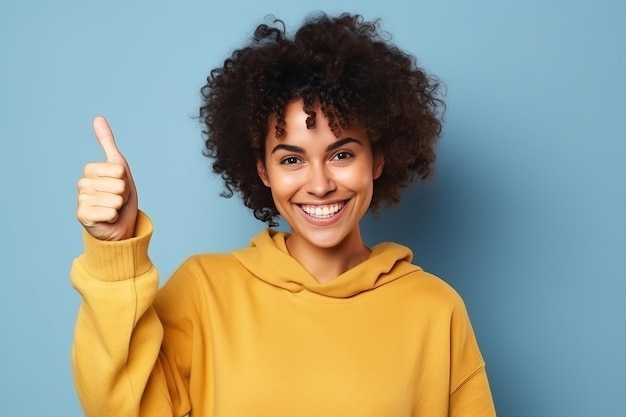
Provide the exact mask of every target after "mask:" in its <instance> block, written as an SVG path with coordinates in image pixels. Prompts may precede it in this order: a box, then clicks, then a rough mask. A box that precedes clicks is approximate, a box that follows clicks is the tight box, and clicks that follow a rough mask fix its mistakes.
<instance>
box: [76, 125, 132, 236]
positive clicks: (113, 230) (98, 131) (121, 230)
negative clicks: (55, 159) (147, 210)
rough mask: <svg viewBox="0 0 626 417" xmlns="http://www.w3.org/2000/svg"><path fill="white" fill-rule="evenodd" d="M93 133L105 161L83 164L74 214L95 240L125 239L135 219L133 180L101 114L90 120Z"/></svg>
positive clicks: (129, 234) (130, 232) (130, 233)
mask: <svg viewBox="0 0 626 417" xmlns="http://www.w3.org/2000/svg"><path fill="white" fill-rule="evenodd" d="M93 132H94V134H95V136H96V139H97V140H98V142H99V143H100V147H101V148H102V151H103V152H104V156H105V162H92V163H88V164H86V165H85V168H84V171H83V177H82V178H81V179H79V180H78V208H77V210H76V217H77V218H78V221H79V222H80V223H81V224H82V225H83V227H84V228H85V229H86V230H87V232H89V234H91V235H92V236H93V237H95V238H96V239H100V240H123V239H128V238H130V237H133V234H134V231H135V222H136V220H137V211H138V204H137V190H136V188H135V182H134V181H133V177H132V175H131V173H130V168H129V166H128V162H126V158H124V155H122V153H121V152H120V150H119V149H118V147H117V144H116V143H115V138H114V136H113V132H112V130H111V127H110V126H109V124H108V123H107V121H106V119H105V118H104V117H102V116H97V117H96V118H94V119H93Z"/></svg>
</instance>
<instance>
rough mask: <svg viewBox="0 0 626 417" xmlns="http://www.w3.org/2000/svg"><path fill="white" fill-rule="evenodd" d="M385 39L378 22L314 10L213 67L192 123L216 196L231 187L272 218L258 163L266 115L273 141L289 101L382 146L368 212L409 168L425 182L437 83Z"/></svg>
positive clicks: (389, 197) (386, 199)
mask: <svg viewBox="0 0 626 417" xmlns="http://www.w3.org/2000/svg"><path fill="white" fill-rule="evenodd" d="M272 18H273V17H272ZM386 36H387V34H386V33H385V32H382V31H381V29H380V20H379V19H377V20H374V21H366V20H364V18H363V17H362V16H360V15H350V14H341V15H339V16H337V17H330V16H328V15H326V14H323V13H318V14H314V15H311V16H309V17H308V18H307V19H306V20H305V22H304V24H303V25H302V26H301V27H300V28H299V29H298V30H297V31H296V33H295V35H294V36H293V38H291V37H289V36H288V35H287V33H286V30H285V25H284V23H283V22H282V21H281V20H278V19H276V18H273V21H272V23H271V24H269V25H268V24H261V25H259V26H258V27H257V28H256V30H255V32H254V35H253V37H252V39H251V41H250V42H249V44H248V45H246V46H245V47H243V48H241V49H237V50H235V51H234V52H233V53H232V55H231V56H230V57H229V58H228V59H226V60H225V61H224V65H223V66H222V67H220V68H215V69H213V70H212V71H211V73H210V75H209V76H208V77H207V83H206V84H205V85H204V86H203V87H202V89H201V95H202V98H203V102H202V106H201V107H200V120H201V122H202V124H203V129H202V133H203V137H204V140H205V149H204V152H203V153H204V155H206V156H208V157H210V158H213V159H214V161H213V171H214V172H215V173H217V174H219V175H220V176H221V178H222V179H223V180H224V184H225V189H224V191H223V192H222V196H225V197H231V196H232V195H233V194H234V193H235V192H237V193H239V194H240V195H241V196H242V199H243V202H244V204H245V205H246V206H247V207H248V208H250V209H252V210H253V212H254V216H255V217H256V218H257V219H259V220H261V221H264V222H268V223H269V226H276V225H277V222H276V218H277V217H278V216H279V213H278V210H277V209H276V206H275V205H274V201H273V199H272V194H271V190H270V189H269V188H267V187H265V185H264V184H263V183H262V181H261V179H260V178H259V176H258V173H257V165H256V162H257V160H258V159H263V158H264V157H265V155H264V153H265V146H264V144H265V138H266V137H267V135H268V134H269V131H268V130H269V129H270V128H271V127H269V123H268V121H269V120H270V118H271V117H273V120H276V126H275V134H276V136H277V137H278V138H280V137H281V136H282V135H283V134H284V127H285V120H284V110H285V106H286V105H287V104H288V103H289V102H291V101H293V100H297V99H300V100H302V101H303V103H304V111H305V112H306V113H307V114H308V115H309V116H310V117H309V119H308V120H307V127H308V128H313V127H314V124H315V112H314V111H313V108H315V106H316V105H319V108H320V109H321V111H322V113H323V114H324V116H325V117H326V118H327V119H328V121H329V127H330V128H331V129H332V130H333V131H336V130H337V129H339V128H346V127H348V126H349V125H350V123H351V122H355V121H357V122H358V123H359V126H362V127H363V128H364V129H365V131H366V132H367V133H368V135H369V137H370V140H371V143H372V147H373V149H374V150H376V151H382V152H383V155H384V160H385V167H384V169H383V173H382V175H381V176H380V177H379V178H378V179H377V180H375V182H374V191H373V197H372V202H371V205H370V208H371V209H372V210H376V209H377V208H378V207H379V206H380V204H381V203H385V204H386V205H391V204H393V203H397V202H398V201H399V200H400V191H401V189H402V188H403V187H405V186H406V185H407V184H408V183H409V182H411V181H412V180H413V178H414V176H415V174H417V175H418V176H419V177H420V178H422V179H423V180H426V179H428V178H429V177H430V176H431V175H432V173H433V167H434V162H435V144H436V141H437V139H438V138H439V136H440V134H441V130H442V116H443V112H444V110H445V104H444V102H443V101H442V99H441V96H442V94H440V91H441V83H440V82H439V80H438V79H436V78H435V77H432V76H430V75H428V74H426V72H425V71H424V70H423V69H421V68H419V67H418V66H417V64H416V59H415V58H414V57H413V56H411V55H409V54H407V53H405V52H403V51H402V50H400V49H398V48H397V47H396V46H395V45H393V44H391V43H390V42H389V41H388V40H387V39H385V37H386Z"/></svg>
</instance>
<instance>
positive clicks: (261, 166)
mask: <svg viewBox="0 0 626 417" xmlns="http://www.w3.org/2000/svg"><path fill="white" fill-rule="evenodd" d="M256 172H257V174H259V178H261V181H263V184H265V186H266V187H269V186H270V180H269V177H268V176H267V170H266V169H265V162H263V160H261V159H257V160H256Z"/></svg>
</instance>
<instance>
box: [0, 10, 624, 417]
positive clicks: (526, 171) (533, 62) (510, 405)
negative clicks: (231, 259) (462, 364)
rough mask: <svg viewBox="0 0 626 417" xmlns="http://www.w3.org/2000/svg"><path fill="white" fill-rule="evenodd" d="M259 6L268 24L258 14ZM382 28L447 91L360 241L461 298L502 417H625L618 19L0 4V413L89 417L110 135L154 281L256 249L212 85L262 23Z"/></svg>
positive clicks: (547, 13)
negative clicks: (78, 273) (341, 16)
mask: <svg viewBox="0 0 626 417" xmlns="http://www.w3.org/2000/svg"><path fill="white" fill-rule="evenodd" d="M270 4H271V5H270ZM319 9H323V10H326V11H328V12H331V13H335V12H341V11H344V10H347V11H352V12H360V13H362V14H364V15H365V17H367V18H374V17H382V18H383V27H384V28H385V29H387V30H388V31H389V32H391V33H392V34H393V36H394V41H395V42H396V43H397V44H398V45H399V46H401V47H402V48H403V49H406V50H408V51H410V52H412V53H414V54H415V55H416V56H417V57H418V59H419V61H420V63H421V65H423V66H424V67H425V68H426V69H427V70H428V71H430V72H432V73H434V74H436V75H438V76H439V77H440V78H441V79H442V80H443V81H444V82H445V83H446V84H447V87H448V96H447V102H448V112H447V114H446V122H447V123H446V128H445V135H444V138H443V139H442V141H441V143H440V146H439V160H438V168H437V169H438V172H437V177H436V179H435V180H434V182H433V183H432V184H430V185H428V186H421V185H418V186H416V187H414V188H410V189H408V190H407V192H406V193H405V198H404V200H403V202H402V204H401V206H399V207H397V208H394V209H390V210H388V211H386V212H383V214H382V215H381V216H379V217H378V218H374V217H368V218H367V219H366V221H365V223H364V228H365V235H366V238H367V240H368V242H369V243H375V242H377V241H381V240H396V241H399V242H401V243H405V244H407V245H409V246H410V247H411V248H413V250H414V252H415V261H416V263H419V264H421V265H422V266H424V267H425V268H426V269H428V270H430V271H431V272H434V273H436V274H438V275H440V276H441V277H443V278H444V279H445V280H447V281H448V282H450V283H451V284H452V285H453V286H454V287H455V288H456V289H457V290H458V291H459V292H460V293H461V295H462V296H463V297H464V299H465V301H466V303H467V306H468V309H469V312H470V315H471V317H472V320H473V323H474V326H475V330H476V333H477V334H478V338H479V342H480V345H481V348H482V351H483V353H484V356H485V359H486V361H487V363H488V372H489V376H490V380H491V384H492V388H493V393H494V396H495V401H496V406H497V408H498V411H499V415H500V416H504V417H513V416H546V417H547V416H554V417H556V416H567V417H582V416H589V417H591V416H593V417H601V416H602V417H609V416H626V399H625V397H626V377H625V371H626V364H625V353H626V342H625V309H624V305H625V296H626V295H625V294H626V290H625V275H626V274H625V258H624V254H625V253H626V241H625V239H626V237H625V227H624V226H625V225H624V219H625V213H626V211H625V207H624V192H625V186H626V184H625V171H624V165H625V159H626V158H625V157H626V149H625V146H624V139H625V102H624V95H625V62H624V48H625V38H624V36H625V26H626V24H625V14H626V13H625V11H626V10H625V9H626V7H625V4H624V1H617V0H599V1H595V0H587V1H582V0H581V1H565V0H562V1H558V0H551V1H539V0H531V1H495V0H493V1H491V0H475V1H462V0H458V1H452V0H446V1H435V0H432V1H408V0H385V1H380V2H365V1H362V0H333V1H300V2H294V1H293V0H290V1H286V0H280V1H273V2H271V3H270V2H259V1H253V0H246V1H229V2H225V3H224V4H222V5H219V6H217V5H215V2H209V1H199V0H197V1H178V2H176V3H174V2H148V1H121V0H116V1H109V2H106V3H105V2H93V1H84V0H83V1H69V0H60V1H56V2H45V1H41V0H40V1H33V0H22V1H18V0H9V1H4V2H2V4H1V5H0V190H1V191H2V196H1V197H0V198H1V199H2V200H1V204H0V230H1V233H0V240H1V243H2V248H3V249H1V252H0V256H1V261H0V279H1V280H2V286H1V287H0V329H2V336H1V338H2V342H1V343H0V354H1V355H0V358H1V359H0V361H1V362H0V404H2V406H1V407H2V412H1V414H2V415H7V416H13V417H17V416H29V417H30V416H63V417H73V416H80V415H82V413H81V411H80V408H79V405H78V402H77V400H76V397H75V394H74V390H73V385H72V379H71V373H70V364H69V351H70V344H71V338H72V328H73V324H74V319H75V315H76V310H77V307H78V303H79V299H78V295H77V294H76V293H75V291H74V290H73V289H72V288H71V286H70V284H69V278H68V271H69V268H70V264H71V261H72V259H73V258H74V257H75V256H77V255H78V254H79V253H80V251H81V247H82V244H81V238H80V237H81V228H80V226H79V225H78V223H77V222H76V220H75V217H74V216H75V215H74V211H75V194H76V190H75V183H76V180H77V179H78V177H79V176H80V174H81V170H82V166H83V164H84V163H85V162H87V161H91V160H100V159H102V155H101V153H100V150H99V148H98V146H97V143H96V141H95V140H94V139H93V137H92V134H91V127H90V122H91V118H92V117H93V116H94V115H95V114H99V113H102V114H105V115H106V116H107V117H108V118H109V120H110V122H111V124H112V126H113V128H114V130H115V131H116V134H117V139H118V144H119V145H120V147H121V148H122V150H123V151H124V152H125V154H126V156H127V158H128V160H129V161H130V163H131V166H132V168H133V173H134V176H135V179H136V181H137V184H138V188H139V190H140V205H141V207H142V208H143V209H144V210H146V211H147V212H148V213H149V214H150V216H151V217H152V219H153V220H154V222H155V224H156V232H155V235H154V239H153V245H152V247H151V256H152V258H153V259H154V260H155V262H156V263H157V265H158V266H159V267H160V269H161V272H162V276H163V277H162V281H164V280H165V279H166V277H167V276H168V275H169V274H170V273H171V272H172V270H173V269H174V268H175V267H176V266H177V265H178V264H179V263H180V262H182V261H183V260H184V258H186V257H187V256H189V255H190V254H192V253H195V252H204V251H228V250H231V249H233V248H236V247H239V246H242V245H245V244H247V241H248V239H249V237H250V236H251V235H252V234H254V233H256V232H257V231H258V230H260V229H261V228H263V224H261V223H259V222H257V221H256V220H254V219H253V217H252V216H251V215H250V213H248V211H247V210H246V209H244V208H243V206H242V205H241V203H240V202H239V201H238V200H237V199H230V200H226V199H222V198H220V197H219V196H218V194H219V192H220V191H221V185H220V183H219V182H218V181H217V180H216V178H214V177H213V176H212V174H211V173H210V168H209V164H208V160H206V158H204V157H202V156H201V154H200V151H201V147H202V142H201V137H200V128H199V126H198V124H197V122H196V121H195V120H194V119H193V116H195V115H196V112H197V107H198V104H199V93H198V91H199V88H200V87H201V86H202V85H203V83H204V79H205V77H206V75H207V74H208V72H209V70H210V69H211V68H213V67H215V66H218V65H220V64H221V61H222V60H223V58H225V57H226V55H227V54H228V53H229V52H230V51H231V50H232V49H233V48H235V47H237V46H238V45H240V44H241V43H242V42H243V41H244V40H245V39H246V38H247V37H248V36H249V35H250V33H251V30H252V28H253V27H254V26H255V25H256V24H257V23H259V22H260V21H261V20H262V18H263V17H264V16H265V15H266V14H268V13H274V14H276V15H277V16H278V17H280V18H282V19H284V20H285V21H286V22H287V24H288V27H290V28H293V27H295V26H297V25H298V24H299V23H300V22H301V21H302V19H303V17H304V16H305V15H306V14H307V13H308V12H310V11H314V10H319Z"/></svg>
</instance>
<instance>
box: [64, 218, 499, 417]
mask: <svg viewBox="0 0 626 417" xmlns="http://www.w3.org/2000/svg"><path fill="white" fill-rule="evenodd" d="M151 233H152V225H151V223H150V221H149V220H148V219H147V217H146V216H145V215H143V214H141V215H140V217H139V221H138V225H137V235H138V236H137V237H135V238H133V239H129V240H127V241H121V242H102V241H98V240H96V239H94V238H92V237H90V236H89V235H87V234H86V235H85V253H84V254H83V255H81V256H80V257H78V258H77V259H76V260H75V262H74V264H73V267H72V273H71V277H72V283H73V285H74V287H75V288H76V289H77V290H78V291H79V292H80V294H81V295H82V297H83V303H82V305H81V308H80V312H79V315H78V319H77V324H76V334H75V341H74V346H73V351H72V353H73V355H72V359H73V365H74V375H75V383H76V388H77V392H78V394H79V398H80V400H81V403H82V405H83V408H84V410H85V413H86V415H87V416H89V417H95V416H110V417H126V416H149V417H160V416H168V417H170V416H184V415H186V414H187V413H189V412H191V415H192V416H193V417H244V416H245V417H265V416H267V417H281V416H285V417H287V416H289V417H334V416H336V417H361V416H363V417H365V416H371V417H385V416H389V417H391V416H393V417H405V416H406V417H408V416H413V417H417V416H420V417H444V416H460V417H461V416H462V417H472V416H476V417H479V416H480V417H490V416H495V411H494V407H493V402H492V399H491V394H490V391H489V385H488V382H487V376H486V374H485V369H484V363H483V360H482V357H481V355H480V352H479V349H478V346H477V344H476V340H475V338H474V334H473V332H472V328H471V325H470V322H469V319H468V317H467V313H466V310H465V307H464V305H463V302H462V300H461V299H460V297H459V296H458V295H457V293H456V292H455V291H454V290H453V289H452V288H450V287H449V286H448V285H447V284H445V283H444V282H443V281H441V280H440V279H439V278H437V277H434V276H433V275H430V274H428V273H426V272H424V271H422V270H421V269H420V268H419V267H417V266H415V265H412V264H411V263H410V261H411V257H412V255H411V252H410V250H409V249H408V248H406V247H403V246H400V245H397V244H393V243H383V244H380V245H377V246H375V247H374V248H373V250H372V253H371V255H370V257H369V259H368V260H367V261H365V262H363V263H362V264H360V265H358V266H356V267H354V268H353V269H351V270H349V271H347V272H345V273H344V274H342V275H340V276H339V277H337V278H336V279H334V280H333V281H331V282H330V283H327V284H320V283H318V282H317V281H316V280H315V279H314V278H313V277H312V276H311V275H310V274H309V273H308V272H307V271H306V270H305V269H304V268H303V267H302V266H301V265H300V264H299V263H298V262H297V261H296V260H295V259H293V258H292V257H290V256H289V254H288V252H287V248H286V246H285V238H286V235H285V234H284V233H277V232H272V231H265V232H263V233H261V234H259V235H257V236H256V237H254V238H253V240H252V243H251V246H250V247H249V248H246V249H242V250H239V251H236V252H234V253H232V254H207V255H198V256H194V257H191V258H190V259H188V260H187V261H186V262H185V263H184V264H183V265H182V266H181V267H180V268H179V269H178V270H177V271H176V272H175V273H174V275H173V276H172V277H171V279H170V280H169V281H168V282H167V284H166V285H164V287H163V288H162V289H160V290H158V291H157V286H158V273H157V271H156V269H155V268H154V267H153V265H152V263H151V261H150V259H149V258H148V255H147V248H148V243H149V240H150V236H151Z"/></svg>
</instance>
